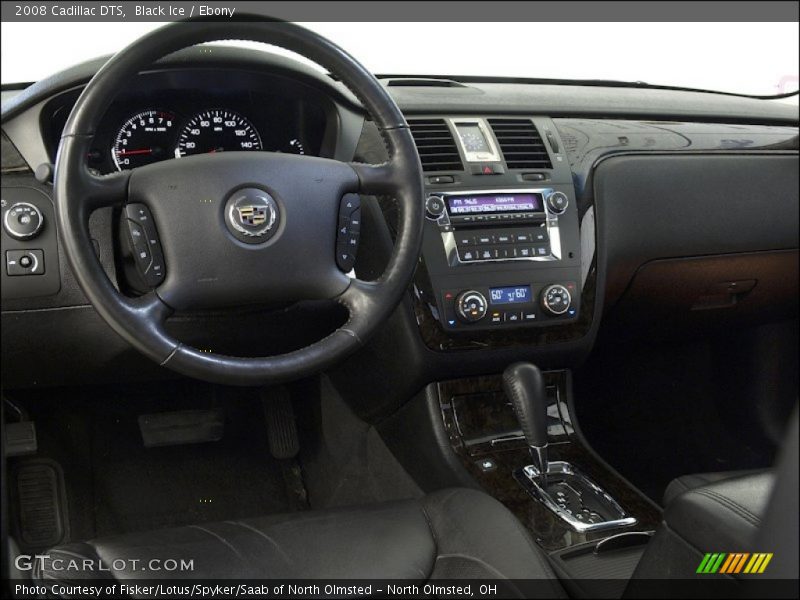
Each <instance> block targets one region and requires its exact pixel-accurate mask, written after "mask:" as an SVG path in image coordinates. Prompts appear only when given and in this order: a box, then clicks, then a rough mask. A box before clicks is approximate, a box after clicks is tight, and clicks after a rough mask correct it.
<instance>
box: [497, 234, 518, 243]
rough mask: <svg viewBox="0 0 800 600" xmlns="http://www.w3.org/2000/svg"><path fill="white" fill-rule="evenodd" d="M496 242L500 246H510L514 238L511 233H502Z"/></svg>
mask: <svg viewBox="0 0 800 600" xmlns="http://www.w3.org/2000/svg"><path fill="white" fill-rule="evenodd" d="M495 241H496V242H497V243H498V244H510V243H512V242H513V241H514V238H513V236H512V235H511V234H509V233H501V234H499V235H496V236H495Z"/></svg>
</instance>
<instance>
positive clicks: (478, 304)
mask: <svg viewBox="0 0 800 600" xmlns="http://www.w3.org/2000/svg"><path fill="white" fill-rule="evenodd" d="M487 310H488V304H487V302H486V297H485V296H484V295H483V294H481V293H480V292H476V291H475V290H467V291H466V292H461V293H460V294H459V295H458V296H456V314H457V315H458V318H459V319H461V320H462V321H464V323H477V322H478V321H480V320H481V319H482V318H483V317H485V316H486V311H487Z"/></svg>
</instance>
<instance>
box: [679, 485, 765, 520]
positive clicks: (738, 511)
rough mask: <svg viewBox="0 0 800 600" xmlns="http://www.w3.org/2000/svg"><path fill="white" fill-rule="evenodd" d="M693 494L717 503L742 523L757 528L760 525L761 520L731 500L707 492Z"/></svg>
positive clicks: (700, 491)
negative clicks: (741, 520) (737, 517)
mask: <svg viewBox="0 0 800 600" xmlns="http://www.w3.org/2000/svg"><path fill="white" fill-rule="evenodd" d="M693 493H695V494H699V495H701V496H705V497H706V498H708V499H710V500H713V501H715V502H717V503H718V504H720V505H721V506H724V507H725V508H727V509H728V510H730V511H731V512H732V513H734V514H735V515H737V516H739V517H741V518H742V519H743V520H744V521H747V522H748V523H750V524H751V525H753V526H756V527H757V526H758V525H759V524H760V523H761V520H760V519H759V518H758V517H756V516H755V515H754V514H752V513H751V512H750V511H748V510H747V509H746V508H744V507H743V506H740V505H739V504H737V503H736V502H734V501H733V500H730V499H729V498H726V497H725V496H721V495H719V494H716V493H714V492H712V491H709V490H695V491H694V492H693Z"/></svg>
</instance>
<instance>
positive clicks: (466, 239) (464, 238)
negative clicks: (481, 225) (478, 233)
mask: <svg viewBox="0 0 800 600" xmlns="http://www.w3.org/2000/svg"><path fill="white" fill-rule="evenodd" d="M456 244H457V245H459V246H473V245H475V238H474V237H473V236H471V235H458V236H456Z"/></svg>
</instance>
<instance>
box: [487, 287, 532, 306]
mask: <svg viewBox="0 0 800 600" xmlns="http://www.w3.org/2000/svg"><path fill="white" fill-rule="evenodd" d="M530 301H531V286H529V285H517V286H513V287H497V288H489V304H517V303H525V302H530Z"/></svg>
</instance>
